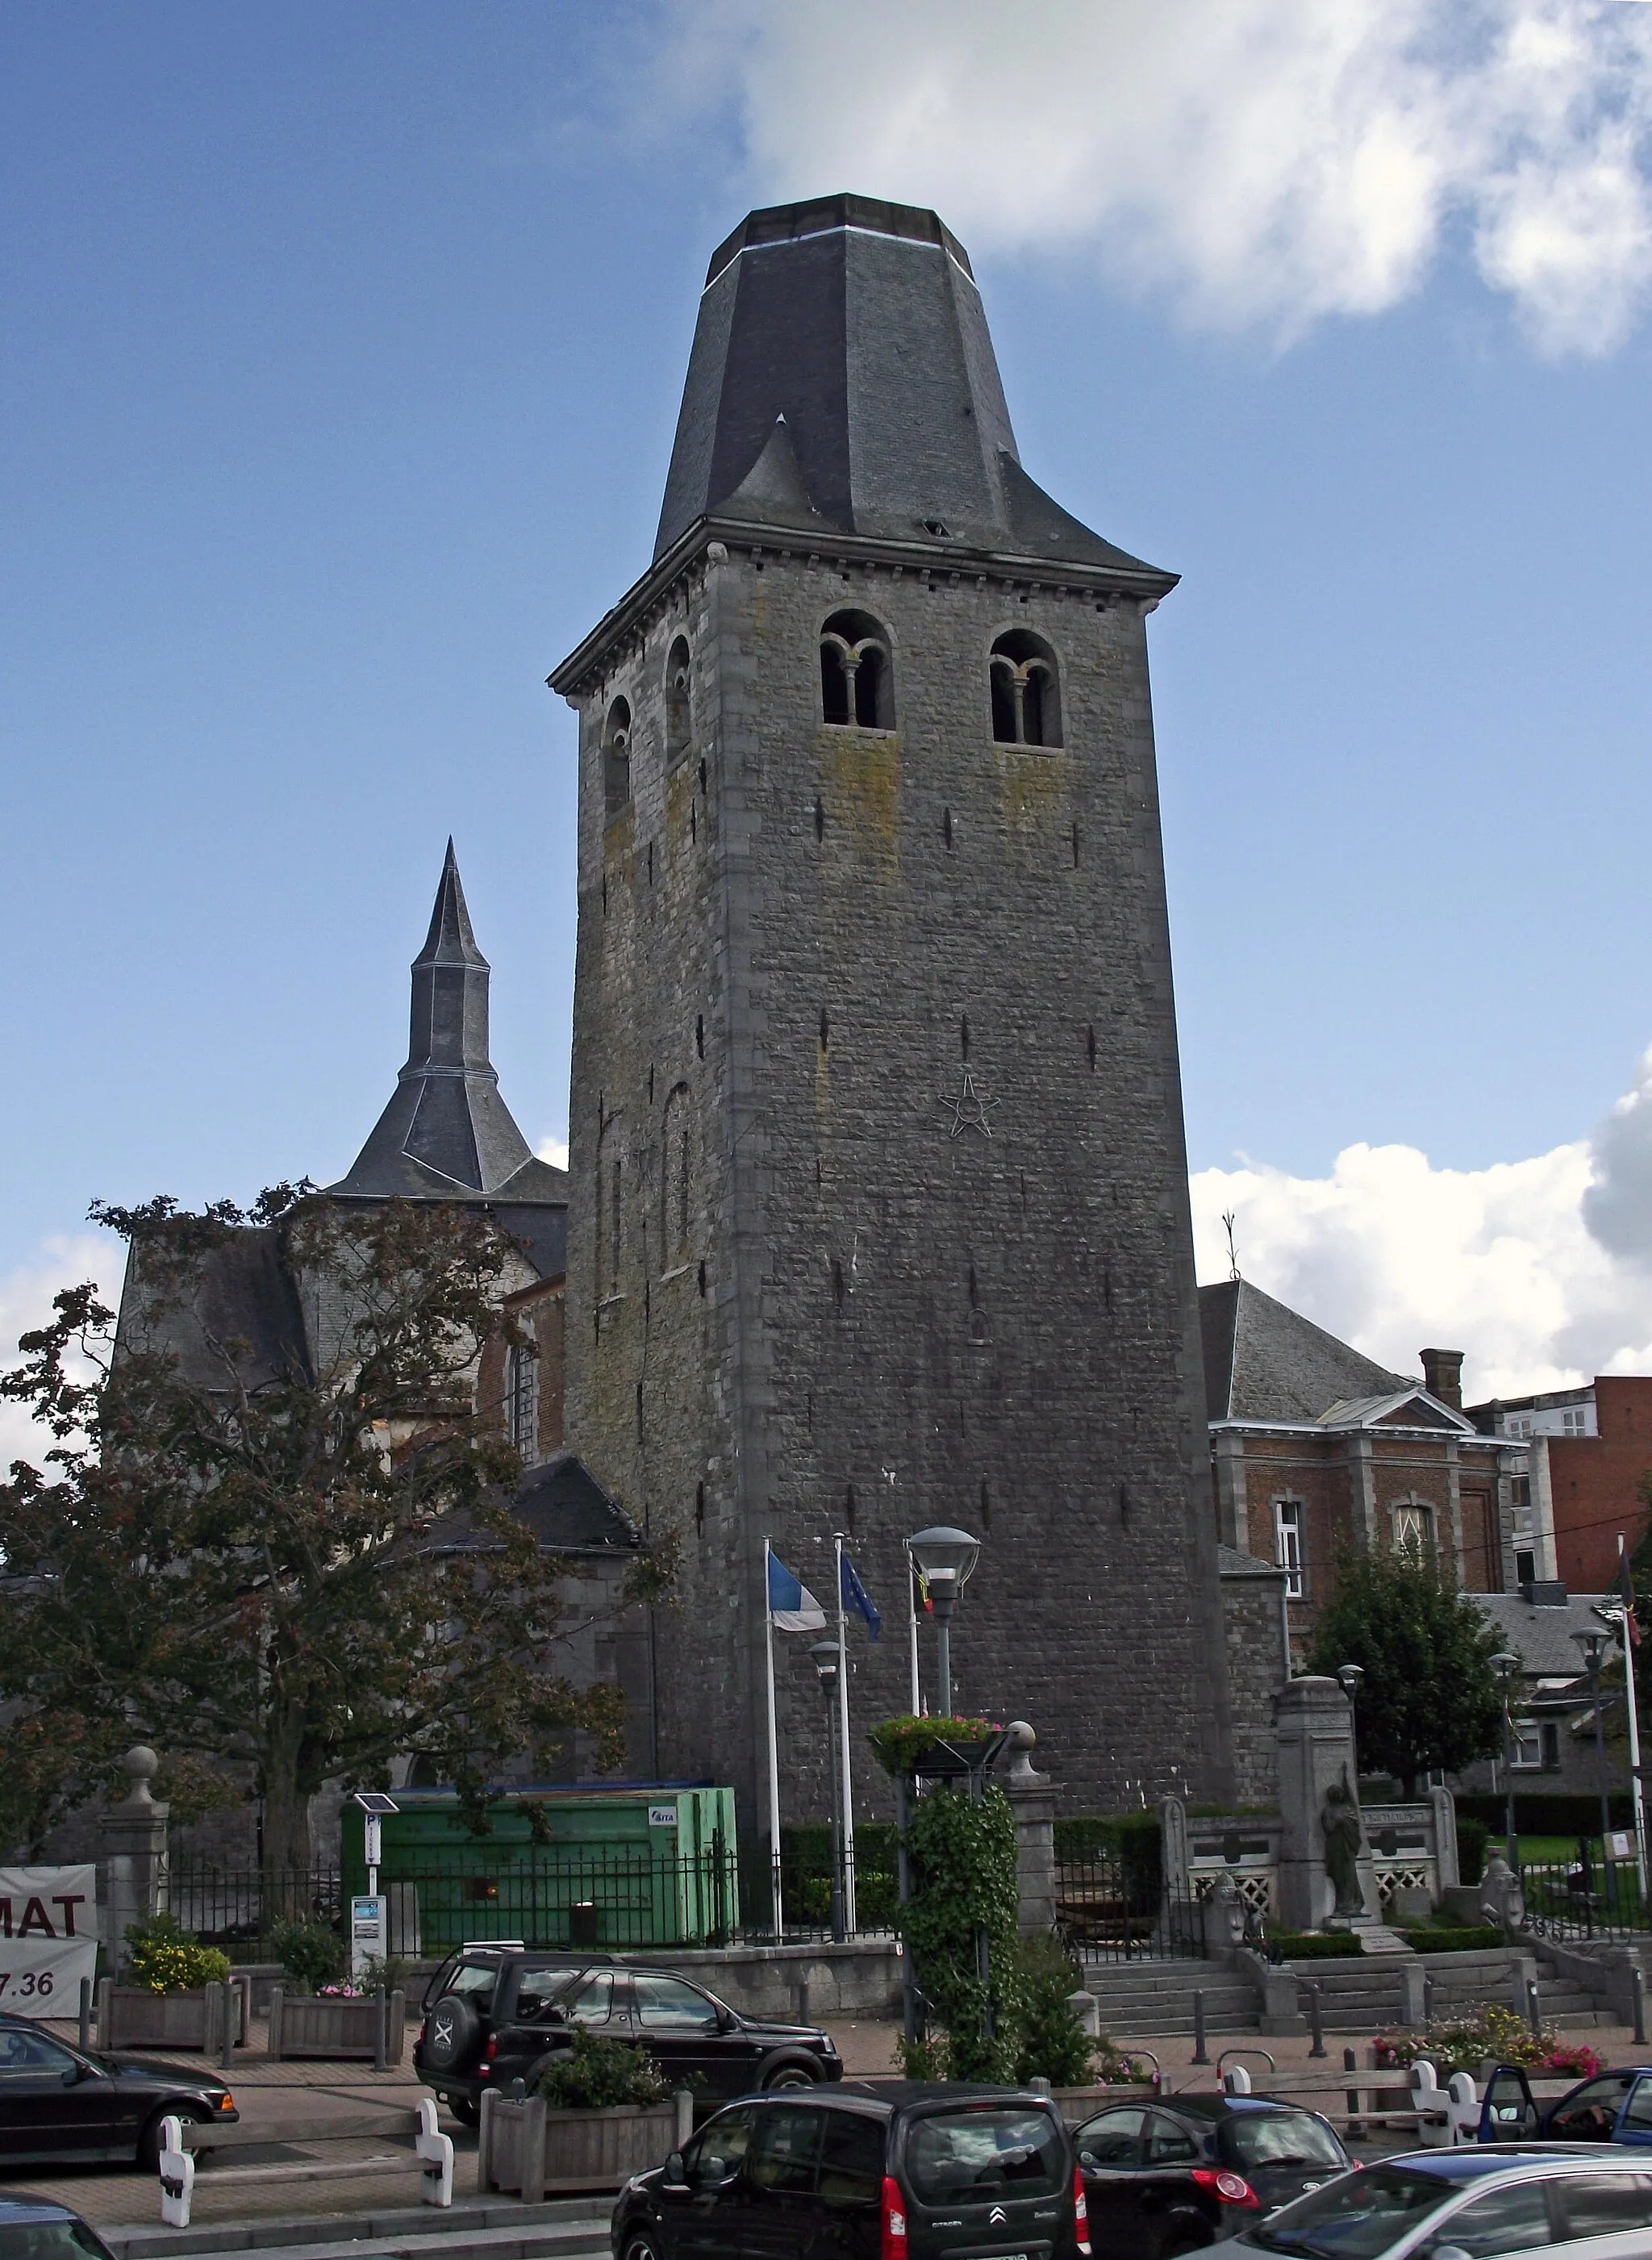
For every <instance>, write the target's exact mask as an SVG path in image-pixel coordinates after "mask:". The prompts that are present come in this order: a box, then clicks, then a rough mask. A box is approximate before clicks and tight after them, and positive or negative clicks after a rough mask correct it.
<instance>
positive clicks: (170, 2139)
mask: <svg viewBox="0 0 1652 2260" xmlns="http://www.w3.org/2000/svg"><path fill="white" fill-rule="evenodd" d="M194 2192H195V2160H194V2159H193V2158H192V2157H191V2156H190V2153H189V2152H188V2151H187V2150H186V2149H184V2147H183V2128H182V2124H181V2123H180V2122H179V2121H177V2120H176V2119H163V2120H162V2121H161V2220H162V2221H163V2222H164V2223H165V2225H166V2226H167V2227H168V2228H188V2227H189V2225H190V2198H191V2197H192V2196H193V2194H194Z"/></svg>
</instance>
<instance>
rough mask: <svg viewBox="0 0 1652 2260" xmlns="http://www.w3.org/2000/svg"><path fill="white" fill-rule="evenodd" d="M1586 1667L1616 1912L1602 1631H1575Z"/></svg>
mask: <svg viewBox="0 0 1652 2260" xmlns="http://www.w3.org/2000/svg"><path fill="white" fill-rule="evenodd" d="M1572 1638H1573V1640H1575V1641H1577V1645H1578V1647H1579V1648H1580V1649H1582V1650H1583V1658H1584V1663H1585V1664H1586V1665H1587V1667H1588V1670H1589V1700H1590V1702H1591V1705H1592V1706H1593V1707H1594V1713H1595V1783H1596V1786H1597V1787H1598V1790H1599V1792H1600V1860H1601V1865H1602V1866H1603V1867H1604V1868H1605V1869H1606V1905H1607V1906H1609V1907H1610V1908H1612V1909H1613V1913H1615V1912H1616V1911H1617V1905H1618V1871H1617V1870H1616V1868H1615V1867H1614V1866H1613V1862H1612V1841H1611V1840H1612V1802H1611V1799H1610V1798H1609V1797H1608V1795H1607V1793H1606V1732H1605V1729H1604V1727H1602V1724H1601V1719H1600V1663H1601V1658H1602V1657H1603V1656H1605V1654H1606V1634H1605V1633H1604V1632H1575V1633H1573V1634H1572Z"/></svg>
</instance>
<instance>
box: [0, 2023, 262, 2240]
mask: <svg viewBox="0 0 1652 2260" xmlns="http://www.w3.org/2000/svg"><path fill="white" fill-rule="evenodd" d="M168 2116H171V2117H175V2118H178V2119H193V2120H195V2121H197V2124H202V2125H204V2124H205V2123H206V2122H208V2121H217V2122H218V2124H219V2125H220V2126H225V2127H230V2126H233V2124H234V2123H235V2121H236V2120H237V2118H238V2117H239V2116H240V2113H238V2112H237V2110H236V2108H235V2098H234V2097H233V2096H232V2094H231V2093H230V2091H229V2090H228V2088H227V2087H225V2085H224V2083H223V2081H222V2080H221V2079H214V2078H212V2076H211V2073H210V2072H203V2071H196V2070H190V2069H188V2068H187V2067H186V2066H184V2065H183V2064H181V2063H157V2062H156V2061H155V2060H154V2057H153V2056H148V2057H146V2056H104V2055H103V2054H101V2053H100V2052H99V2051H97V2049H78V2048H71V2047H70V2046H69V2044H68V2042H67V2041H61V2040H59V2039H58V2038H57V2037H56V2035H54V2034H53V2033H48V2032H45V2031H42V2029H41V2028H40V2027H39V2025H37V2024H34V2023H32V2021H31V2020H30V2019H28V2018H27V2017H7V2016H0V2172H4V2171H5V2170H6V2169H7V2168H9V2167H11V2166H25V2165H27V2166H32V2165H44V2164H54V2163H60V2162H61V2163H68V2164H75V2163H88V2164H89V2163H92V2162H94V2161H97V2162H99V2163H101V2162H103V2161H104V2160H107V2159H111V2158H115V2159H124V2158H130V2159H133V2160H135V2161H136V2163H138V2164H139V2165H140V2166H142V2167H143V2168H145V2169H146V2171H148V2172H151V2173H153V2172H154V2170H155V2168H156V2166H157V2164H158V2163H159V2161H160V2156H161V2121H162V2120H163V2119H165V2118H167V2117H168ZM0 2255H3V2249H0Z"/></svg>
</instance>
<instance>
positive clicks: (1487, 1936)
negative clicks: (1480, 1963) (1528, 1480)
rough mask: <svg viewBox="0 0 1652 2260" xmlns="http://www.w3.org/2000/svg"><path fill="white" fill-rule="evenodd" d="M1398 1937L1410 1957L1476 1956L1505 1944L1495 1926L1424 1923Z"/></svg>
mask: <svg viewBox="0 0 1652 2260" xmlns="http://www.w3.org/2000/svg"><path fill="white" fill-rule="evenodd" d="M1400 1936H1401V1937H1402V1938H1403V1939H1404V1940H1405V1942H1406V1944H1407V1945H1408V1946H1409V1947H1410V1948H1411V1949H1412V1953H1413V1954H1479V1953H1484V1951H1486V1950H1487V1949H1490V1948H1491V1947H1497V1946H1506V1945H1507V1944H1508V1941H1507V1939H1505V1937H1504V1935H1503V1934H1502V1932H1501V1931H1500V1930H1498V1927H1496V1925H1495V1924H1494V1923H1473V1924H1462V1925H1455V1924H1451V1923H1444V1922H1430V1923H1423V1924H1420V1926H1419V1927H1417V1928H1416V1929H1415V1930H1405V1931H1402V1932H1401V1933H1400Z"/></svg>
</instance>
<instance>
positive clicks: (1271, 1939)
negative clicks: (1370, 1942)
mask: <svg viewBox="0 0 1652 2260" xmlns="http://www.w3.org/2000/svg"><path fill="white" fill-rule="evenodd" d="M1501 1943H1502V1939H1501V1936H1500V1935H1499V1938H1498V1944H1499V1945H1500V1944H1501ZM1364 1951H1365V1946H1364V1942H1363V1941H1362V1939H1361V1937H1360V1935H1359V1933H1358V1932H1357V1931H1353V1930H1270V1931H1269V1934H1268V1958H1269V1961H1271V1962H1336V1961H1341V1959H1342V1957H1343V1956H1345V1955H1349V1954H1363V1953H1364Z"/></svg>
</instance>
